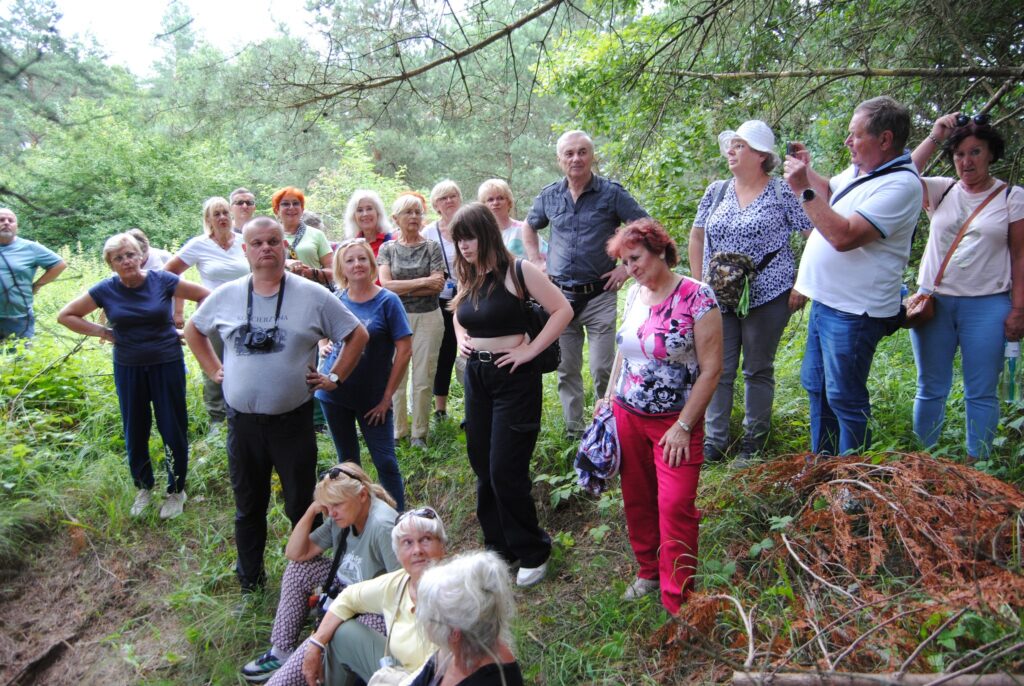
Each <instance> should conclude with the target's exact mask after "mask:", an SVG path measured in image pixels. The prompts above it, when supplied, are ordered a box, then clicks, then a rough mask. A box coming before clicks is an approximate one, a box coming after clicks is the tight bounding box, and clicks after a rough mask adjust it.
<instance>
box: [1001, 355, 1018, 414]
mask: <svg viewBox="0 0 1024 686" xmlns="http://www.w3.org/2000/svg"><path fill="white" fill-rule="evenodd" d="M1019 365H1020V343H1019V342H1017V341H1007V342H1006V347H1005V348H1004V350H1003V373H1002V374H1000V375H999V398H1000V399H1001V400H1002V401H1003V402H1005V403H1015V402H1018V401H1019V400H1020V380H1019V379H1018V378H1017V367H1018V366H1019Z"/></svg>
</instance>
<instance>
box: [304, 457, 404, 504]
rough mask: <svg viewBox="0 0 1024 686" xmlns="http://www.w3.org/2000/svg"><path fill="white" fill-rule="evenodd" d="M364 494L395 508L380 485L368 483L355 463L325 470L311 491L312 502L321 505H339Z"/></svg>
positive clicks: (388, 495) (389, 496)
mask: <svg viewBox="0 0 1024 686" xmlns="http://www.w3.org/2000/svg"><path fill="white" fill-rule="evenodd" d="M364 491H365V492H366V493H368V494H369V495H371V496H375V497H376V498H378V499H380V500H383V501H384V502H386V503H387V504H388V505H390V506H391V507H395V499H394V498H392V497H391V495H390V494H388V492H387V491H385V490H384V487H383V486H381V485H380V484H375V483H373V482H372V481H370V477H369V476H368V475H367V474H366V472H364V471H363V468H362V467H360V466H359V465H357V464H356V463H355V462H342V463H341V464H339V465H337V466H335V467H332V468H331V469H329V470H327V474H325V475H324V478H322V479H320V482H319V483H317V485H316V488H315V489H313V500H315V501H317V502H318V503H320V504H321V505H340V504H341V503H344V502H348V501H349V500H352V499H353V498H358V497H359V494H360V493H362V492H364Z"/></svg>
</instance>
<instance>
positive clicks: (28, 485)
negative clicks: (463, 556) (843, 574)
mask: <svg viewBox="0 0 1024 686" xmlns="http://www.w3.org/2000/svg"><path fill="white" fill-rule="evenodd" d="M67 257H68V258H69V263H70V265H71V266H70V267H69V269H68V271H67V272H66V274H67V276H66V277H65V278H62V279H61V280H60V281H59V282H57V283H56V284H53V285H51V286H48V287H46V288H44V289H43V291H42V292H41V294H40V297H39V298H38V299H37V303H36V305H37V312H38V316H39V320H40V323H39V326H38V329H39V330H40V334H39V335H38V337H37V338H36V339H35V341H34V342H33V344H32V346H31V347H30V348H29V349H26V350H20V351H18V352H16V353H15V354H12V355H8V356H6V357H4V358H2V359H0V365H2V369H3V374H2V379H0V410H2V411H3V414H4V427H3V431H2V432H0V566H2V567H3V568H5V569H7V570H8V571H9V572H11V571H12V570H13V572H14V573H16V570H17V569H18V568H19V566H20V565H23V564H26V563H27V562H30V561H31V560H32V559H33V558H35V557H36V556H38V555H41V554H42V552H43V550H44V548H43V547H44V546H46V545H48V544H49V542H50V541H51V540H52V539H53V538H55V537H56V536H58V535H60V534H62V533H63V532H64V531H65V530H67V529H69V528H71V527H78V528H80V529H81V530H82V531H84V533H85V536H86V537H87V539H88V544H89V545H90V546H92V547H93V548H95V549H96V550H97V551H98V556H99V557H100V558H102V557H103V556H104V555H105V554H106V555H112V554H115V553H117V552H118V551H136V550H145V551H146V552H147V554H149V555H151V556H152V558H151V559H148V560H144V561H139V562H138V567H137V570H138V571H137V572H133V571H132V570H131V569H129V570H128V571H127V572H125V574H126V575H127V576H128V577H129V578H131V576H132V574H133V573H138V574H139V575H140V576H141V575H144V581H141V582H140V583H144V584H145V587H146V589H147V592H146V593H143V594H139V595H138V607H137V608H132V611H131V613H130V615H131V617H130V618H129V619H128V620H126V621H124V622H123V623H122V624H121V625H120V626H117V627H114V628H112V630H111V631H110V634H109V636H107V638H106V639H105V640H104V641H103V642H102V644H101V645H100V646H99V648H98V649H100V650H105V651H108V652H109V655H110V657H111V658H113V659H117V660H121V661H123V662H124V663H125V664H127V665H129V666H130V668H131V669H132V670H133V673H135V674H136V675H137V679H138V683H145V684H164V683H166V684H172V683H173V684H206V683H215V684H223V683H227V684H233V683H242V682H241V680H240V677H239V676H238V668H239V666H240V665H242V664H243V663H244V662H246V661H247V660H249V659H251V658H252V657H253V656H254V655H255V654H257V653H258V652H259V651H261V650H263V649H265V647H266V643H267V640H268V638H269V634H270V624H271V621H272V618H273V610H274V606H275V604H276V590H277V586H276V584H277V582H278V580H279V579H280V574H281V572H282V570H283V568H284V564H285V560H284V558H283V554H282V552H283V544H284V541H285V540H286V538H287V535H288V530H289V525H288V521H287V518H286V517H285V516H284V513H283V509H282V506H281V504H280V501H275V505H274V507H273V509H272V511H271V513H270V523H271V531H270V538H269V540H270V544H269V545H268V550H267V556H266V560H267V571H268V574H269V578H270V579H271V580H272V582H271V585H270V588H269V589H268V590H267V592H266V593H265V594H263V595H262V596H259V597H257V598H256V601H255V603H254V605H252V606H251V607H250V608H249V610H248V612H247V613H246V614H245V615H244V616H243V617H242V619H241V620H239V619H237V618H236V617H235V616H234V615H233V614H232V611H233V610H234V608H235V606H236V604H237V603H238V598H239V596H238V589H237V582H236V580H235V578H234V574H233V571H232V566H233V563H234V543H233V503H232V498H231V493H230V486H229V483H228V476H227V460H226V455H225V453H224V450H223V447H221V446H217V445H213V446H211V445H208V444H207V443H206V442H205V441H204V440H202V437H203V436H204V435H205V433H206V429H207V426H206V419H205V412H204V410H203V408H202V400H201V397H202V389H201V382H200V372H199V370H198V368H197V367H196V365H195V362H194V360H192V359H191V357H190V356H189V368H190V377H189V412H190V420H191V421H190V437H191V438H192V439H193V453H192V456H191V464H190V474H189V479H188V492H189V497H190V500H189V503H188V505H187V506H186V514H185V516H183V517H181V518H179V519H177V520H174V521H171V522H162V521H160V520H159V519H158V517H157V516H156V514H155V513H152V514H150V515H149V516H147V517H145V518H143V519H142V520H141V521H135V520H131V519H130V518H129V517H128V515H127V511H128V507H129V506H130V504H131V501H132V498H133V497H134V490H133V488H132V485H131V480H130V477H129V475H128V470H127V467H126V464H125V459H124V443H123V439H122V436H121V429H120V416H119V413H118V409H117V400H116V395H115V394H114V390H113V381H112V377H111V363H110V348H109V346H106V347H105V346H100V345H98V344H97V342H96V339H88V340H87V341H85V342H84V343H83V344H81V345H80V339H79V337H78V336H75V335H73V334H70V333H69V332H66V331H65V330H63V329H62V328H60V327H58V326H57V325H56V324H55V322H54V315H55V313H56V311H57V309H59V307H60V306H61V305H63V304H64V303H65V302H67V301H69V300H70V299H71V298H73V297H74V296H75V295H77V294H78V293H79V292H81V291H82V290H84V288H85V287H87V286H88V285H91V284H92V283H94V282H95V281H97V280H98V279H99V278H102V277H103V276H105V275H106V274H107V270H106V267H105V265H103V264H102V263H100V262H99V261H98V260H95V259H88V258H85V257H82V256H80V255H68V256H67ZM805 316H806V315H797V316H795V317H794V318H793V320H792V321H791V324H790V327H789V329H788V330H787V332H786V334H785V336H784V338H783V341H782V345H781V346H780V350H779V355H778V363H777V370H776V378H777V394H776V399H775V418H774V422H775V424H774V429H773V432H772V435H771V438H770V442H769V452H770V453H771V454H773V455H775V454H789V453H797V452H803V451H805V450H806V448H807V445H808V420H807V401H806V396H805V394H804V391H803V390H802V389H801V388H800V384H799V368H800V360H801V357H802V352H803V342H804V330H805V327H806V322H805V320H804V318H805ZM914 384H915V371H914V364H913V357H912V354H911V351H910V343H909V338H908V335H907V333H906V332H899V333H897V334H896V335H895V336H892V337H889V338H887V339H885V340H884V341H883V343H882V344H881V345H880V347H879V350H878V353H877V355H876V358H875V365H874V370H873V374H872V382H871V392H872V398H873V404H874V411H875V414H874V419H873V431H874V436H875V445H876V447H877V448H878V449H895V450H904V451H906V450H911V449H915V447H914V442H913V434H912V432H911V407H912V402H913V394H914ZM592 401H593V398H588V404H590V403H592ZM741 409H742V399H741V397H740V396H739V390H738V396H737V402H736V407H735V411H734V415H735V416H734V427H733V432H734V433H733V435H734V436H738V435H739V431H740V427H739V418H740V413H741ZM1008 410H1009V411H1008V417H1007V423H1008V424H1009V423H1012V422H1018V423H1019V421H1020V420H1019V418H1020V417H1021V416H1022V414H1021V408H1020V407H1012V408H1008ZM449 414H450V416H451V417H452V419H451V420H450V421H448V422H444V423H442V424H440V425H435V426H433V427H432V429H431V447H430V449H429V450H428V451H418V450H412V449H409V448H407V447H400V449H399V461H400V464H401V466H402V470H403V473H404V475H405V477H406V482H407V490H408V496H407V500H408V503H409V504H410V506H413V505H419V504H428V503H429V504H431V505H434V506H435V507H437V508H438V509H439V510H440V511H441V512H442V514H443V516H444V518H445V521H446V523H447V525H448V527H449V531H450V534H451V536H452V548H453V549H454V550H465V549H468V548H471V547H476V546H479V545H480V536H479V532H478V527H477V526H476V524H475V519H474V507H475V497H474V489H475V483H474V478H473V474H472V471H471V469H470V467H469V464H468V460H467V459H466V456H465V437H464V435H463V433H462V432H461V431H460V430H459V429H458V419H459V418H461V416H462V397H461V389H460V387H459V386H458V385H453V388H452V397H451V399H450V407H449ZM947 417H948V419H947V427H946V431H945V434H944V436H943V441H942V444H941V446H940V451H939V452H941V453H942V454H946V455H949V456H952V457H953V458H957V459H959V458H962V457H963V456H964V451H963V448H962V443H963V440H962V435H963V421H964V420H963V392H962V387H961V386H960V385H959V383H958V384H957V386H956V387H955V388H954V391H953V395H952V397H951V400H950V404H949V410H948V415H947ZM155 433H156V432H154V434H155ZM152 451H153V455H154V456H160V455H162V454H163V451H162V448H161V446H160V441H159V437H158V435H154V438H153V443H152ZM1021 451H1024V446H1022V445H1021V442H1020V441H1019V434H1018V433H1017V431H1016V430H1014V429H1002V430H1001V434H1000V441H999V444H998V446H997V449H996V454H995V456H994V457H993V459H992V460H991V461H990V462H989V463H988V465H987V466H986V468H987V469H989V470H990V471H993V472H995V473H997V474H999V475H1000V476H1002V477H1004V478H1006V479H1008V480H1011V481H1015V482H1017V483H1020V481H1021V480H1022V479H1024V471H1022V468H1021V466H1020V464H1021V459H1020V457H1021ZM333 455H334V451H333V446H332V444H331V443H330V441H329V440H328V439H321V441H320V463H321V466H323V467H326V466H328V465H329V464H330V463H332V462H333V460H334V457H333ZM573 455H574V446H573V445H571V444H570V443H569V442H568V440H567V438H566V435H565V431H564V426H563V424H562V420H561V410H560V407H559V405H558V401H557V394H556V392H555V376H554V375H548V376H547V378H546V379H545V408H544V417H543V428H542V431H541V436H540V439H539V441H538V444H537V449H536V451H535V455H534V461H533V470H534V474H535V475H536V489H535V495H536V496H537V497H538V505H539V510H540V516H541V521H542V523H543V525H544V526H545V527H546V528H547V530H548V531H549V532H550V533H551V535H552V537H553V539H554V540H555V550H554V553H553V557H552V564H551V573H552V576H551V579H550V580H549V581H547V582H545V583H544V584H541V585H540V586H538V587H535V588H533V589H528V590H525V591H520V592H517V601H518V602H517V606H518V611H519V617H518V619H517V621H516V625H515V638H516V645H517V651H518V654H519V655H520V659H521V662H522V664H523V665H524V669H525V673H526V676H527V681H528V682H530V683H546V684H576V683H594V684H646V683H666V682H668V683H675V682H678V681H681V680H683V679H684V678H693V679H697V680H703V679H711V678H719V677H720V676H721V674H722V673H723V672H721V669H722V668H723V665H726V664H728V660H727V659H726V657H716V656H714V655H711V656H708V655H707V654H706V653H705V652H701V651H699V650H698V651H696V652H693V653H688V654H687V655H688V657H687V658H686V659H679V658H678V655H676V653H674V652H673V650H676V649H668V648H667V647H665V646H663V645H661V644H660V643H658V642H657V641H653V640H652V637H653V636H654V635H655V634H656V633H657V632H658V630H659V628H661V627H662V626H663V624H664V623H665V621H666V619H667V615H666V613H665V612H664V610H663V609H661V607H660V605H659V603H658V602H657V600H656V599H655V598H651V597H648V598H645V599H644V600H642V601H640V602H637V603H625V602H622V601H621V600H620V599H619V597H620V595H621V593H622V591H623V590H624V587H625V584H626V583H628V582H629V580H631V578H632V576H633V575H634V573H635V562H634V560H633V556H632V553H631V551H630V549H629V547H628V540H627V537H626V530H625V523H624V517H623V512H622V505H621V494H620V493H619V492H618V491H617V490H613V491H611V492H609V493H606V494H605V495H604V496H602V497H601V498H590V497H586V496H584V495H583V494H582V493H581V492H580V490H579V489H578V488H577V487H576V486H575V483H574V474H573V471H572V458H573ZM363 464H364V466H366V467H368V468H369V469H370V470H371V472H372V462H371V461H370V460H369V459H368V457H365V456H364V460H363ZM744 478H745V477H744V475H743V474H736V473H734V472H731V471H730V470H728V469H727V468H726V467H718V466H716V467H710V468H708V469H706V470H705V471H704V472H703V474H702V483H701V492H700V500H699V504H700V506H701V507H702V508H703V509H705V511H706V516H705V518H704V520H703V522H702V527H701V552H700V561H699V568H698V585H699V587H700V588H701V589H703V590H718V591H721V592H728V593H731V594H733V595H736V596H737V597H741V598H744V599H745V600H746V601H748V602H752V603H758V604H759V608H760V610H759V612H762V613H766V612H771V613H774V614H775V616H776V617H778V618H781V619H780V621H782V626H785V621H784V620H785V619H786V617H787V616H789V614H790V613H792V597H793V595H794V584H797V583H802V582H801V581H799V580H794V578H793V576H792V574H791V571H790V570H788V569H786V568H780V569H775V568H773V567H772V566H771V565H768V563H767V562H764V561H762V560H763V556H762V555H761V553H762V551H763V550H764V548H763V547H762V548H760V549H759V548H758V547H757V546H759V545H763V541H765V539H766V538H769V539H770V537H771V534H772V528H773V527H779V526H782V525H784V522H785V520H784V518H785V516H787V515H790V514H793V508H794V507H795V506H796V504H795V503H793V502H787V501H786V500H785V499H782V500H779V499H774V500H773V499H765V498H763V497H753V496H751V497H747V496H745V494H744V493H745V491H744ZM787 508H788V509H787ZM737 551H739V552H737ZM82 564H90V562H88V561H82ZM765 565H768V566H767V567H765ZM132 569H136V568H132ZM766 578H767V579H771V581H770V582H762V583H761V585H760V586H758V585H756V584H754V583H753V582H752V581H751V580H753V579H766ZM133 583H134V582H133ZM892 583H893V586H894V588H895V587H898V586H899V585H900V584H901V583H902V582H901V581H900V580H899V579H898V578H893V579H892ZM797 590H799V589H797ZM79 602H80V603H83V604H85V605H87V604H88V602H89V599H88V597H84V598H81V599H79ZM162 613H170V617H171V619H172V620H173V621H168V618H167V616H164V615H163V614H162ZM157 617H162V620H161V621H157V619H156V618H157ZM961 624H962V625H963V627H964V629H963V632H964V633H966V634H967V635H968V636H970V635H973V634H977V636H978V637H985V636H988V635H999V634H998V633H995V634H993V631H996V630H995V629H993V628H992V626H993V624H994V620H993V619H992V618H991V617H988V616H983V615H977V616H976V617H975V618H974V619H971V621H970V622H968V621H967V620H966V619H964V620H962V621H961V623H960V624H957V625H956V626H960V625H961ZM786 630H789V629H786ZM792 630H793V631H796V630H795V629H792ZM972 632H973V633H972ZM715 636H716V639H717V640H719V641H720V642H721V645H719V647H718V648H719V649H720V650H721V651H722V655H725V653H726V652H728V650H730V649H732V648H733V647H734V646H732V645H731V644H730V641H733V640H734V639H735V640H736V641H739V642H740V643H742V640H741V639H742V635H741V632H740V625H739V623H738V620H736V618H735V616H734V615H730V614H729V613H728V612H726V613H724V614H723V616H722V618H721V619H720V620H719V630H717V631H716V633H715ZM950 640H952V641H953V643H952V644H953V645H956V641H957V640H960V641H961V644H963V641H964V639H963V638H961V637H960V636H959V635H958V636H956V637H951V639H950ZM979 640H980V639H979ZM947 645H949V642H948V641H947ZM949 653H950V651H949V650H945V653H943V652H942V651H935V652H933V653H931V654H930V656H929V660H932V662H933V663H934V664H935V665H936V666H941V665H940V662H942V661H943V660H945V661H946V663H948V661H949V658H948V654H949ZM940 654H945V655H947V657H941V658H940V657H935V655H940ZM715 670H718V671H715ZM693 674H696V675H699V676H690V677H687V675H693ZM716 675H717V676H716Z"/></svg>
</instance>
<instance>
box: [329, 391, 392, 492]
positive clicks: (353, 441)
mask: <svg viewBox="0 0 1024 686" xmlns="http://www.w3.org/2000/svg"><path fill="white" fill-rule="evenodd" d="M321 405H322V406H323V408H324V418H325V419H326V420H327V426H329V427H330V428H331V439H332V440H333V441H334V448H335V450H337V451H338V458H339V459H340V460H341V461H342V462H355V463H356V464H360V460H359V436H358V435H356V424H358V425H359V431H361V432H362V434H363V440H364V441H366V449H367V450H369V451H370V459H372V460H373V466H374V467H375V468H376V469H377V479H378V480H379V481H380V485H381V486H383V487H384V490H385V491H387V492H388V493H390V494H391V497H392V498H394V499H395V503H396V504H397V505H396V507H395V509H396V510H398V511H399V512H402V511H404V510H405V484H404V483H403V481H402V472H401V471H400V470H399V469H398V456H397V455H396V454H395V413H394V410H388V413H387V415H386V416H385V417H384V421H383V422H381V423H380V424H377V425H376V426H370V425H369V424H368V423H367V421H366V420H365V419H364V418H363V413H362V412H356V411H355V410H352V409H350V408H348V407H343V406H341V405H338V404H336V403H331V402H321Z"/></svg>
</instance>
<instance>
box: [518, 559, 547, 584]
mask: <svg viewBox="0 0 1024 686" xmlns="http://www.w3.org/2000/svg"><path fill="white" fill-rule="evenodd" d="M547 573H548V563H547V562H545V563H544V564H542V565H541V566H540V567H520V568H519V572H518V573H517V574H516V586H519V587H520V588H527V587H529V586H535V585H537V584H539V583H540V582H541V581H543V580H544V577H545V576H547Z"/></svg>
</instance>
